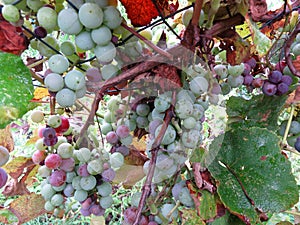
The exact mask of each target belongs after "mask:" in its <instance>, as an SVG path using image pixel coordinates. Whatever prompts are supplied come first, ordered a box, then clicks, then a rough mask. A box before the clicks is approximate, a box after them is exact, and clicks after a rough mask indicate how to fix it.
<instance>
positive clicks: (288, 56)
mask: <svg viewBox="0 0 300 225" xmlns="http://www.w3.org/2000/svg"><path fill="white" fill-rule="evenodd" d="M298 33H300V22H299V21H298V23H297V25H296V27H295V29H294V30H293V32H292V33H291V34H290V36H289V38H288V40H287V42H286V45H285V47H284V56H285V61H286V63H287V65H288V67H289V69H290V70H291V72H292V74H294V75H295V76H297V77H300V71H298V70H297V69H296V68H295V66H294V64H293V60H292V57H291V54H290V51H291V45H292V44H293V42H294V40H295V38H296V36H297V34H298Z"/></svg>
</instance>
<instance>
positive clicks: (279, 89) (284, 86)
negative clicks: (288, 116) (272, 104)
mask: <svg viewBox="0 0 300 225" xmlns="http://www.w3.org/2000/svg"><path fill="white" fill-rule="evenodd" d="M288 91H289V86H288V85H287V84H286V83H283V82H281V83H279V84H278V85H277V92H276V94H277V95H283V94H285V93H287V92H288Z"/></svg>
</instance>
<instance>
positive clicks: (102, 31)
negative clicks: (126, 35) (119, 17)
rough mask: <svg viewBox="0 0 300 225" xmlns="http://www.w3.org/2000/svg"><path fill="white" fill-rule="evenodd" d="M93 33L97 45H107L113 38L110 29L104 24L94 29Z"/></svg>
mask: <svg viewBox="0 0 300 225" xmlns="http://www.w3.org/2000/svg"><path fill="white" fill-rule="evenodd" d="M91 35H92V39H93V41H94V42H95V43H96V44H97V45H107V44H108V43H109V42H110V40H111V38H112V34H111V31H110V29H109V28H108V27H107V26H104V25H103V26H101V27H99V28H97V29H94V30H92V32H91Z"/></svg>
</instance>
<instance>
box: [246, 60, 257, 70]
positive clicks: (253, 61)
mask: <svg viewBox="0 0 300 225" xmlns="http://www.w3.org/2000/svg"><path fill="white" fill-rule="evenodd" d="M246 63H247V64H249V66H250V67H251V68H252V69H254V68H255V67H256V59H255V58H253V57H252V58H251V59H249V60H248V61H247V62H246Z"/></svg>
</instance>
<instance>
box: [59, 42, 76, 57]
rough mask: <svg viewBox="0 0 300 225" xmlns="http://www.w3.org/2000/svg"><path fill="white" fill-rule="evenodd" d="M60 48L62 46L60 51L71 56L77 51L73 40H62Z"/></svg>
mask: <svg viewBox="0 0 300 225" xmlns="http://www.w3.org/2000/svg"><path fill="white" fill-rule="evenodd" d="M59 48H60V51H61V52H62V53H63V54H64V55H66V56H71V55H73V54H74V53H75V52H76V48H75V45H74V44H73V42H72V41H64V42H62V43H61V44H60V46H59Z"/></svg>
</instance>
